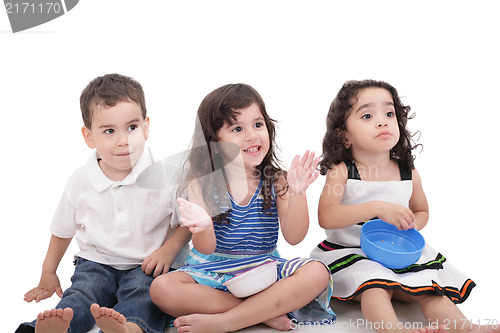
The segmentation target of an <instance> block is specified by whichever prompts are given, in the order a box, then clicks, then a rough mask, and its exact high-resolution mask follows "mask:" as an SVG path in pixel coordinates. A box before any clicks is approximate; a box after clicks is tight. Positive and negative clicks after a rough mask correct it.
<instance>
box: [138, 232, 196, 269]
mask: <svg viewBox="0 0 500 333" xmlns="http://www.w3.org/2000/svg"><path fill="white" fill-rule="evenodd" d="M190 239H191V233H190V232H189V230H187V228H184V227H180V226H179V227H177V228H176V229H175V232H174V234H173V235H172V237H170V238H169V239H167V240H166V241H165V243H164V244H163V245H162V246H161V247H160V248H159V249H157V250H155V251H154V252H153V253H151V254H150V255H149V256H148V257H147V258H146V259H144V261H143V262H142V266H141V269H142V271H143V272H144V273H146V275H151V274H152V275H153V277H157V276H158V275H161V274H166V273H168V271H169V270H170V266H171V265H172V263H173V262H174V260H175V257H176V256H177V254H178V253H179V251H181V250H182V248H183V247H184V245H186V244H187V243H188V242H189V240H190Z"/></svg>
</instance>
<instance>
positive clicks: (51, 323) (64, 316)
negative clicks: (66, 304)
mask: <svg viewBox="0 0 500 333" xmlns="http://www.w3.org/2000/svg"><path fill="white" fill-rule="evenodd" d="M71 319H73V310H72V309H71V308H66V309H52V310H46V311H44V312H41V313H39V314H38V316H37V321H36V326H35V332H36V333H45V332H47V333H66V332H67V331H68V328H69V324H70V322H71Z"/></svg>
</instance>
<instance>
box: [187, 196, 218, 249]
mask: <svg viewBox="0 0 500 333" xmlns="http://www.w3.org/2000/svg"><path fill="white" fill-rule="evenodd" d="M177 202H178V203H179V211H180V212H181V215H182V218H181V223H182V225H183V226H185V227H187V228H189V231H190V232H191V233H192V234H193V238H192V239H193V246H194V247H195V248H196V250H198V251H199V252H201V253H203V254H211V253H213V252H214V251H215V246H216V245H217V241H216V238H215V230H214V226H213V222H212V218H211V217H210V216H209V215H208V213H207V212H206V210H205V209H204V208H203V207H201V206H199V205H197V204H195V203H192V202H189V201H187V200H186V199H183V198H178V199H177Z"/></svg>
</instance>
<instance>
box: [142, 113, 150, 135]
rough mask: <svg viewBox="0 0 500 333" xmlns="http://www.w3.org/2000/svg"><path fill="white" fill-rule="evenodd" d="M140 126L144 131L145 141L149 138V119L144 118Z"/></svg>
mask: <svg viewBox="0 0 500 333" xmlns="http://www.w3.org/2000/svg"><path fill="white" fill-rule="evenodd" d="M142 126H143V131H144V140H147V139H148V138H149V117H146V118H144V123H143V124H142Z"/></svg>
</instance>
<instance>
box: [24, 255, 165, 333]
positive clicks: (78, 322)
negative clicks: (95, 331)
mask: <svg viewBox="0 0 500 333" xmlns="http://www.w3.org/2000/svg"><path fill="white" fill-rule="evenodd" d="M71 282H72V284H71V287H70V288H68V289H67V290H66V291H65V292H64V295H63V297H62V299H61V301H60V302H59V303H58V304H57V306H56V308H62V309H64V308H72V309H73V313H74V316H73V320H71V324H70V327H69V330H68V332H70V333H80V332H81V333H83V332H88V331H89V330H90V329H91V328H92V327H93V326H94V325H95V320H94V317H93V316H92V314H91V313H90V306H91V305H92V303H97V304H99V305H100V306H104V307H108V308H114V309H115V310H116V311H118V312H120V313H121V314H122V315H124V316H125V317H126V318H127V321H128V322H133V323H136V324H137V325H139V326H140V327H141V328H142V329H143V330H145V331H146V332H147V333H163V332H164V331H165V328H166V327H167V324H168V323H170V322H171V320H172V319H173V318H172V317H171V316H169V315H167V314H165V313H163V312H161V311H160V310H159V309H158V308H157V307H156V306H155V305H154V304H153V302H152V301H151V297H150V296H149V286H150V285H151V282H153V277H152V276H148V275H146V274H145V273H144V272H143V271H142V270H141V268H140V267H136V268H134V269H131V270H125V271H121V270H117V269H114V268H112V267H110V266H106V265H102V264H98V263H96V262H93V261H89V260H86V259H82V258H77V260H76V268H75V274H74V275H73V277H72V278H71ZM35 324H36V321H33V322H31V323H29V324H26V325H29V326H35Z"/></svg>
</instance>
